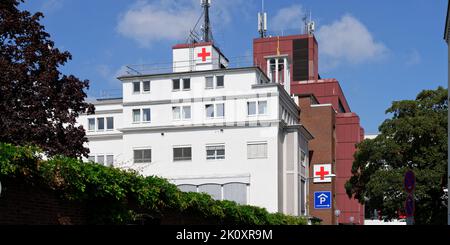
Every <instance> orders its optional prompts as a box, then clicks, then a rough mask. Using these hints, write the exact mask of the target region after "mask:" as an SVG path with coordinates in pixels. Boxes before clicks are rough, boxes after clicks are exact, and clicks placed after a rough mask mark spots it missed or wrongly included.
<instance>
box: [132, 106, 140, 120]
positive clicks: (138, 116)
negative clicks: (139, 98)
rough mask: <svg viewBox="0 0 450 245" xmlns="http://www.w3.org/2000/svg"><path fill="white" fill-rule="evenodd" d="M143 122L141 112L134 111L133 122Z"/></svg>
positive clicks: (138, 110)
mask: <svg viewBox="0 0 450 245" xmlns="http://www.w3.org/2000/svg"><path fill="white" fill-rule="evenodd" d="M140 121H141V110H140V109H133V122H134V123H137V122H140Z"/></svg>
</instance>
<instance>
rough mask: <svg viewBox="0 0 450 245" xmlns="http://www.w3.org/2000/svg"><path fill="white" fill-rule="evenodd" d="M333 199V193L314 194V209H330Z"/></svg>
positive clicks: (319, 192)
mask: <svg viewBox="0 0 450 245" xmlns="http://www.w3.org/2000/svg"><path fill="white" fill-rule="evenodd" d="M331 199H332V197H331V191H316V192H314V209H330V208H331Z"/></svg>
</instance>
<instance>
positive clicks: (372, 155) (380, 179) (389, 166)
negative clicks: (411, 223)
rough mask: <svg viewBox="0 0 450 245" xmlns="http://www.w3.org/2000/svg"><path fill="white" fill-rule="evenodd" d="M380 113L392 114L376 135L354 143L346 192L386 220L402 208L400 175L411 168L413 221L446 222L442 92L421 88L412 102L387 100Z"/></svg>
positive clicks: (445, 94)
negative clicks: (373, 137)
mask: <svg viewBox="0 0 450 245" xmlns="http://www.w3.org/2000/svg"><path fill="white" fill-rule="evenodd" d="M386 113H390V114H391V115H392V118H390V119H387V120H385V121H384V122H383V123H382V125H381V126H380V127H379V130H380V134H379V135H378V136H377V137H376V138H375V139H366V140H364V141H362V142H361V143H360V144H359V145H358V151H357V152H356V153H355V160H354V162H353V166H352V174H353V176H352V177H351V178H350V180H349V181H347V183H346V186H345V187H346V191H347V194H348V195H349V197H355V198H356V199H358V200H359V201H360V202H361V203H366V205H367V206H368V207H369V210H372V209H378V210H382V214H383V215H386V218H387V219H392V218H394V217H396V216H397V215H398V213H397V212H398V211H400V212H404V210H403V209H404V201H405V199H406V192H405V191H404V187H403V178H404V174H405V172H406V171H407V170H409V169H411V170H413V171H414V173H415V175H416V190H415V193H414V194H415V202H416V212H415V221H416V223H417V224H446V212H447V202H446V198H448V197H446V195H445V193H444V188H446V187H447V159H448V152H447V144H448V141H447V140H448V139H447V130H448V129H447V121H448V117H447V113H448V90H447V89H444V88H442V87H439V88H438V89H436V90H424V91H422V92H421V93H419V94H418V95H417V97H416V100H403V101H395V102H393V103H392V106H391V107H390V108H389V109H387V111H386Z"/></svg>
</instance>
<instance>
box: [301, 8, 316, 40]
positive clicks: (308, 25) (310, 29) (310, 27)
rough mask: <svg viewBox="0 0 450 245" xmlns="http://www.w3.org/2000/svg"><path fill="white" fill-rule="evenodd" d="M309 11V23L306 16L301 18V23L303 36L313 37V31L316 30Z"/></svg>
mask: <svg viewBox="0 0 450 245" xmlns="http://www.w3.org/2000/svg"><path fill="white" fill-rule="evenodd" d="M311 16H312V14H311V11H309V21H308V16H307V15H306V14H305V16H304V17H303V22H304V23H305V29H304V34H307V35H314V31H315V30H316V23H315V22H314V21H313V20H312V17H311Z"/></svg>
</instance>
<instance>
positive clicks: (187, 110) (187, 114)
mask: <svg viewBox="0 0 450 245" xmlns="http://www.w3.org/2000/svg"><path fill="white" fill-rule="evenodd" d="M183 119H191V107H190V106H183Z"/></svg>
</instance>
